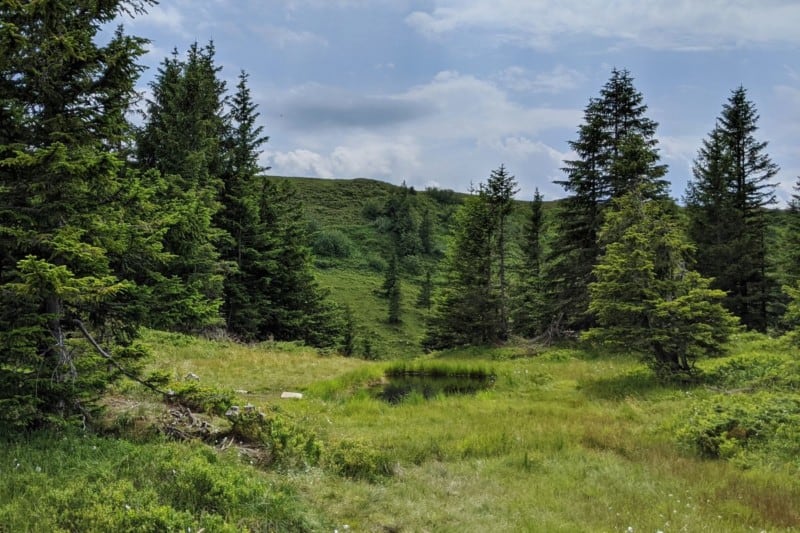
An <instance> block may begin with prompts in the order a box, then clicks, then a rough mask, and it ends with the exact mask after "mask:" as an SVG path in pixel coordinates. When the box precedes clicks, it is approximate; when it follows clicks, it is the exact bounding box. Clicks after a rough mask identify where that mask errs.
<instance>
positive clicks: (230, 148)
mask: <svg viewBox="0 0 800 533" xmlns="http://www.w3.org/2000/svg"><path fill="white" fill-rule="evenodd" d="M256 107H257V106H256V105H255V103H253V101H252V98H251V96H250V89H249V87H248V85H247V74H246V73H245V72H242V73H241V74H240V75H239V83H238V85H237V89H236V93H235V94H234V96H233V98H232V99H231V109H230V113H229V117H230V120H231V124H230V128H229V129H228V131H227V134H226V137H225V138H224V139H223V142H222V146H223V147H224V149H225V166H224V171H223V173H222V176H221V178H222V183H223V186H222V189H221V192H220V205H221V209H220V211H219V212H218V213H217V215H216V217H215V219H214V224H215V226H217V227H219V228H220V229H221V230H223V231H224V232H225V233H224V237H223V239H222V240H221V241H220V244H219V252H220V256H221V258H222V260H224V261H226V262H228V264H230V265H231V269H230V271H229V272H228V273H227V275H226V276H225V287H224V298H223V305H222V309H223V316H224V317H225V322H226V325H227V328H228V330H229V331H231V332H232V333H234V334H235V335H237V336H238V337H240V338H242V339H243V340H247V341H252V340H258V339H259V329H260V322H261V320H262V311H261V309H260V307H261V304H260V301H262V300H263V301H267V302H269V295H268V294H264V293H262V292H259V291H257V290H255V288H256V287H259V286H261V287H263V280H262V279H261V278H262V277H271V274H272V272H274V270H276V269H278V268H281V267H280V265H278V264H276V262H275V261H274V260H270V259H269V258H268V257H265V254H267V253H269V251H270V250H272V249H274V248H276V246H277V245H276V243H275V239H274V237H273V236H272V235H270V234H267V233H265V231H266V228H265V227H263V226H262V224H261V212H260V206H259V200H260V198H259V195H260V194H261V192H262V186H261V183H260V180H261V179H263V178H260V176H259V174H260V173H261V172H263V171H264V170H266V169H265V168H262V167H261V166H260V165H259V163H258V157H259V155H260V154H261V146H262V145H263V144H264V143H266V142H267V140H268V137H266V136H264V135H262V134H263V130H264V128H263V127H262V126H259V125H257V120H258V116H259V113H258V112H257V110H256Z"/></svg>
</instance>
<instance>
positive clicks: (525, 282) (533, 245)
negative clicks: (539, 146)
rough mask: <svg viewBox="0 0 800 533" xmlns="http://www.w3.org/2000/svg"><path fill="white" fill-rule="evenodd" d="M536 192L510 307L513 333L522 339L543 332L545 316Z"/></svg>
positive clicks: (538, 196) (541, 219) (541, 224)
mask: <svg viewBox="0 0 800 533" xmlns="http://www.w3.org/2000/svg"><path fill="white" fill-rule="evenodd" d="M542 200H543V198H542V195H541V194H540V193H539V189H538V188H537V189H536V192H535V193H534V195H533V201H532V202H531V206H530V207H531V208H530V212H529V214H528V220H527V223H526V225H525V235H524V237H525V238H524V241H523V243H522V255H523V261H522V264H521V265H520V267H519V275H518V281H517V284H516V291H515V298H514V307H513V313H512V316H513V330H514V332H515V333H517V334H519V335H523V336H525V337H535V336H537V335H540V334H541V333H543V330H544V327H545V324H544V321H545V317H546V308H545V301H544V286H543V279H542V258H543V253H542V236H543V233H544V211H543V209H542Z"/></svg>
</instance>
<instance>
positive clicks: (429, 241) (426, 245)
mask: <svg viewBox="0 0 800 533" xmlns="http://www.w3.org/2000/svg"><path fill="white" fill-rule="evenodd" d="M433 227H434V223H433V214H432V213H431V210H430V209H429V208H427V207H426V208H425V209H424V210H423V211H422V220H420V223H419V243H420V250H421V251H422V253H423V254H425V255H428V256H430V255H433V253H434V252H435V251H436V246H435V244H434V237H433Z"/></svg>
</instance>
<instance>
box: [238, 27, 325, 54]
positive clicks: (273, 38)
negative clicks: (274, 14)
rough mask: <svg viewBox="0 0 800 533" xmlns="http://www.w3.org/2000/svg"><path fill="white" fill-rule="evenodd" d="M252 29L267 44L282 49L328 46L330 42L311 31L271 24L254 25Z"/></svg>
mask: <svg viewBox="0 0 800 533" xmlns="http://www.w3.org/2000/svg"><path fill="white" fill-rule="evenodd" d="M251 29H252V31H253V32H254V33H256V34H258V35H261V36H262V37H263V38H264V40H265V41H266V42H267V43H269V44H270V45H272V46H276V47H278V48H281V49H283V48H288V47H292V46H305V45H310V46H328V41H327V40H326V39H325V38H324V37H322V36H320V35H317V34H315V33H312V32H309V31H296V30H292V29H290V28H284V27H281V26H273V25H271V24H264V25H258V26H256V25H252V26H251Z"/></svg>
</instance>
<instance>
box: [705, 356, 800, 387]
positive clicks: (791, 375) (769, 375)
mask: <svg viewBox="0 0 800 533" xmlns="http://www.w3.org/2000/svg"><path fill="white" fill-rule="evenodd" d="M706 381H707V382H708V383H710V384H713V385H715V386H719V387H734V388H742V387H747V388H751V389H759V390H771V391H800V360H798V359H793V358H789V357H786V356H783V355H774V354H758V355H752V354H748V355H745V356H741V357H736V358H731V359H730V360H729V361H727V362H725V363H724V364H722V365H720V366H718V367H717V368H715V369H713V370H711V371H709V372H707V375H706Z"/></svg>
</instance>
